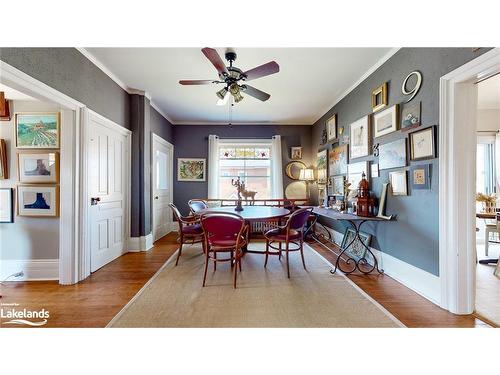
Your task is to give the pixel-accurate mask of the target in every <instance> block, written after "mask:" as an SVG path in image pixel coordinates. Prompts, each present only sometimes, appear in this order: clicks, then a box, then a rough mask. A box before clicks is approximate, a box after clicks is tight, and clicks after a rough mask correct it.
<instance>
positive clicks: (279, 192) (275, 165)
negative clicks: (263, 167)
mask: <svg viewBox="0 0 500 375" xmlns="http://www.w3.org/2000/svg"><path fill="white" fill-rule="evenodd" d="M271 198H274V199H283V164H282V161H281V136H280V135H275V136H273V140H272V143H271Z"/></svg>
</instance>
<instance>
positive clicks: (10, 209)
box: [0, 188, 14, 223]
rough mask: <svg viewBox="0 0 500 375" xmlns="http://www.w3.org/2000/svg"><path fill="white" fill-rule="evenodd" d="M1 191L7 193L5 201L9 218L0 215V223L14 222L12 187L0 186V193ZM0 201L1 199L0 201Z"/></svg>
mask: <svg viewBox="0 0 500 375" xmlns="http://www.w3.org/2000/svg"><path fill="white" fill-rule="evenodd" d="M3 192H6V193H7V194H8V197H7V199H6V201H7V203H8V204H9V207H8V208H7V210H5V211H6V212H8V214H9V218H7V219H4V218H2V217H0V223H13V222H14V189H13V188H0V194H2V193H3ZM0 203H1V201H0Z"/></svg>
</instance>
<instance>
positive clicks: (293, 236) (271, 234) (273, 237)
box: [264, 228, 302, 242]
mask: <svg viewBox="0 0 500 375" xmlns="http://www.w3.org/2000/svg"><path fill="white" fill-rule="evenodd" d="M286 232H287V231H286V228H274V229H271V230H269V231H267V232H266V233H265V234H264V236H265V237H266V238H267V239H268V240H270V241H280V242H285V241H286ZM301 236H302V233H301V232H299V231H298V230H295V229H290V233H289V235H288V239H289V240H291V241H294V240H298V239H300V237H301Z"/></svg>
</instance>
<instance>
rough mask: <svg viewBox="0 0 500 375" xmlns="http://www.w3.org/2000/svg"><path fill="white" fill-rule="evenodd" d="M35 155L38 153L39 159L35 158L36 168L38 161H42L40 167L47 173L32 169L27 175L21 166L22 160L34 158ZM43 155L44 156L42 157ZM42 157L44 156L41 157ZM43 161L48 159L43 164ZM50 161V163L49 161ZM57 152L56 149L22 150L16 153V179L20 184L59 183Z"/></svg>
mask: <svg viewBox="0 0 500 375" xmlns="http://www.w3.org/2000/svg"><path fill="white" fill-rule="evenodd" d="M37 155H40V159H37V168H36V169H37V170H38V169H39V168H40V166H39V163H40V161H41V162H42V168H44V169H45V171H47V172H50V173H47V174H45V173H44V174H42V173H35V172H36V171H35V170H32V172H33V173H32V174H31V175H29V174H28V173H26V171H25V170H23V169H24V168H22V166H23V160H25V159H30V158H31V159H35V157H36V156H37ZM44 156H45V157H44ZM42 157H44V158H43V159H42ZM43 161H48V162H47V163H46V164H48V165H47V166H48V169H47V166H46V165H44V164H43ZM51 162H52V163H51ZM59 173H60V172H59V152H57V151H39V150H33V151H22V152H18V153H17V179H18V181H19V182H20V183H22V184H58V183H59Z"/></svg>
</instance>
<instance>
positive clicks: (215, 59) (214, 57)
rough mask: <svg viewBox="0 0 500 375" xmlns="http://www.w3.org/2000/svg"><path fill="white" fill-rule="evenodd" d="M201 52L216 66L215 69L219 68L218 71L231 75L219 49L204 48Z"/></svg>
mask: <svg viewBox="0 0 500 375" xmlns="http://www.w3.org/2000/svg"><path fill="white" fill-rule="evenodd" d="M201 52H203V54H204V55H205V56H206V57H207V59H209V60H210V62H211V63H212V64H213V66H215V69H217V72H218V73H219V75H220V74H222V75H229V72H228V71H227V68H226V64H224V61H222V59H221V58H220V56H219V54H218V53H217V51H216V50H215V49H213V48H208V47H205V48H202V50H201Z"/></svg>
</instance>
